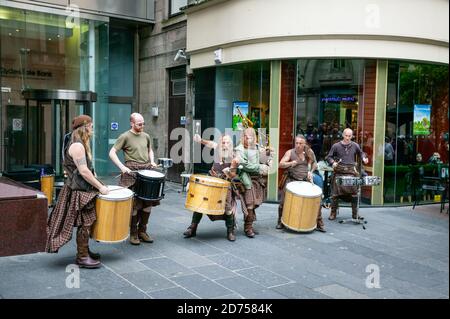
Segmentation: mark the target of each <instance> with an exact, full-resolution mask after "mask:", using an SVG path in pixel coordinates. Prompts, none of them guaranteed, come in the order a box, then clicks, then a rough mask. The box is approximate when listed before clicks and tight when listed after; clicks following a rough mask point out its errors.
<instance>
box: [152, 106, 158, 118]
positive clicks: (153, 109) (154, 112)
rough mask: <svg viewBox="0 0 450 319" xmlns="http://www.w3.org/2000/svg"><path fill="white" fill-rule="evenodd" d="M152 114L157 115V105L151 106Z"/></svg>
mask: <svg viewBox="0 0 450 319" xmlns="http://www.w3.org/2000/svg"><path fill="white" fill-rule="evenodd" d="M152 116H153V117H158V106H156V105H155V106H152Z"/></svg>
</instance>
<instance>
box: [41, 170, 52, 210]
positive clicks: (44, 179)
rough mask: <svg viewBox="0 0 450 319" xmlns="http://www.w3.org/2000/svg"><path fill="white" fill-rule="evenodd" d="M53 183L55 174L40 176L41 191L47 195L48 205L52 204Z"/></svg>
mask: <svg viewBox="0 0 450 319" xmlns="http://www.w3.org/2000/svg"><path fill="white" fill-rule="evenodd" d="M54 185H55V175H43V176H41V191H42V192H43V193H44V194H45V196H46V197H47V203H48V206H52V205H53V187H54Z"/></svg>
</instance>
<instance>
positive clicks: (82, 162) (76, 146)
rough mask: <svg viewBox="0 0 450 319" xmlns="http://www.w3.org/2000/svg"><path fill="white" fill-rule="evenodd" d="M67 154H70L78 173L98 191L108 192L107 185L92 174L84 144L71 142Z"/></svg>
mask: <svg viewBox="0 0 450 319" xmlns="http://www.w3.org/2000/svg"><path fill="white" fill-rule="evenodd" d="M69 154H70V156H72V158H73V161H74V162H75V165H76V166H77V169H78V172H79V173H80V175H81V176H82V177H83V178H84V179H85V180H86V181H87V182H88V183H89V184H91V185H92V186H94V187H95V188H97V189H98V190H99V191H100V193H102V194H108V192H109V191H108V187H106V186H105V185H103V184H102V183H100V181H99V180H98V179H97V178H95V176H94V174H92V172H91V170H90V169H89V168H88V166H87V161H86V155H85V149H84V146H83V145H82V144H81V143H73V144H72V145H71V146H70V148H69Z"/></svg>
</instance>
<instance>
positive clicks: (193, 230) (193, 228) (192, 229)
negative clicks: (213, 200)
mask: <svg viewBox="0 0 450 319" xmlns="http://www.w3.org/2000/svg"><path fill="white" fill-rule="evenodd" d="M197 226H198V224H197V223H192V224H191V225H190V226H189V227H188V228H187V229H186V231H185V232H184V233H183V235H184V238H191V237H195V236H197Z"/></svg>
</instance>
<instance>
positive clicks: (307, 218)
mask: <svg viewBox="0 0 450 319" xmlns="http://www.w3.org/2000/svg"><path fill="white" fill-rule="evenodd" d="M321 197H322V189H320V187H319V186H317V185H314V184H312V183H309V182H290V183H288V184H287V185H286V195H285V197H284V205H283V215H282V217H281V222H282V223H283V225H284V226H285V227H286V228H288V229H291V230H294V231H298V232H309V231H313V230H314V229H315V228H316V226H317V215H318V213H319V208H320V200H321Z"/></svg>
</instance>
